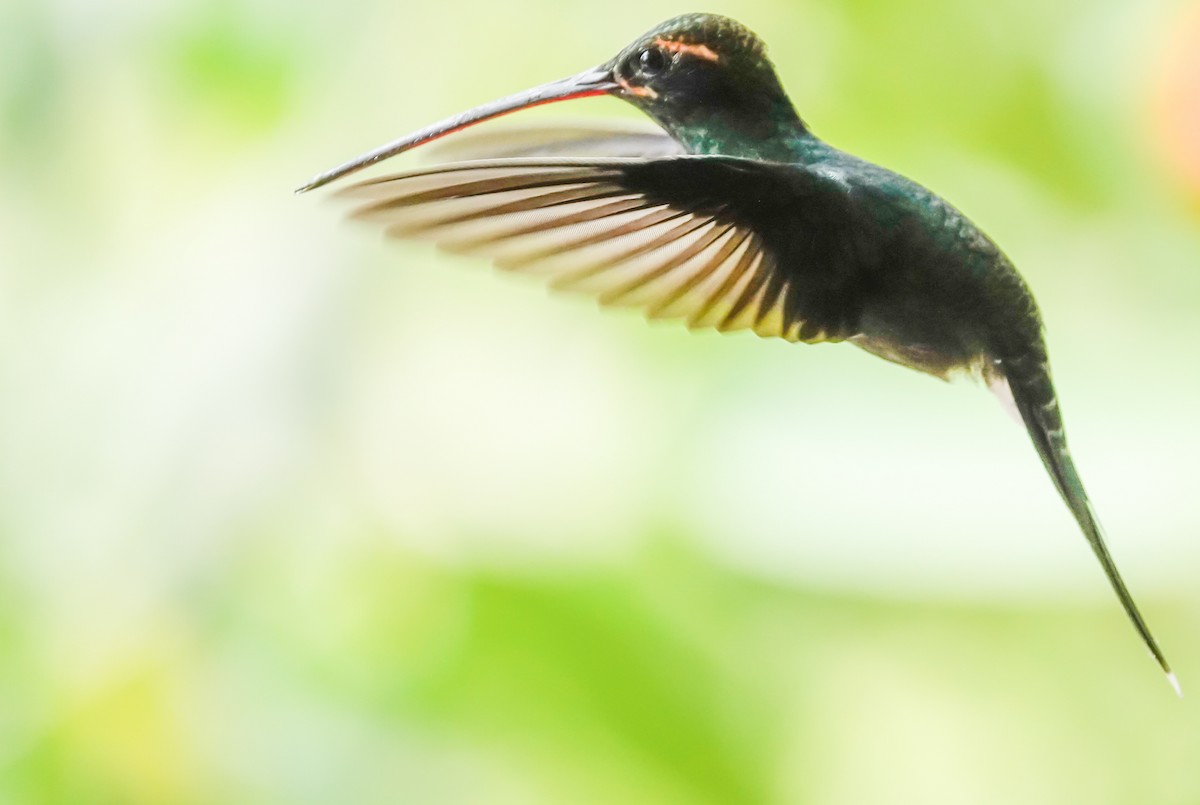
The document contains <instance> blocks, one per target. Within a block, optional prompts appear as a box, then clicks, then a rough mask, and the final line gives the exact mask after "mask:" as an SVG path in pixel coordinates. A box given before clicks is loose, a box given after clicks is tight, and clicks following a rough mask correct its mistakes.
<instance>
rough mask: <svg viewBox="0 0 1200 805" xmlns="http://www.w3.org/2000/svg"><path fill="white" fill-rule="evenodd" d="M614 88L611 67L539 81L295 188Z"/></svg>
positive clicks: (317, 184)
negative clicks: (496, 120) (481, 125)
mask: <svg viewBox="0 0 1200 805" xmlns="http://www.w3.org/2000/svg"><path fill="white" fill-rule="evenodd" d="M616 88H617V84H616V82H615V81H613V76H612V70H611V69H610V68H608V67H595V68H593V69H591V70H585V71H584V72H582V73H579V74H578V75H573V76H571V77H570V78H564V79H561V80H559V81H552V82H550V83H549V84H542V85H541V86H540V87H534V88H533V89H530V90H526V91H524V92H519V93H517V94H516V95H510V96H508V97H507V98H501V99H500V100H498V101H492V102H491V103H485V104H483V105H482V106H477V107H475V108H474V109H471V110H469V111H467V112H463V113H462V114H460V115H455V116H454V117H450V118H447V119H445V120H443V121H441V122H438V123H434V124H433V125H432V126H426V127H425V128H423V129H421V130H419V131H415V132H413V133H412V134H410V135H408V136H407V137H401V138H400V139H399V140H394V141H393V142H390V143H388V144H387V145H382V146H380V147H379V148H376V149H375V150H374V151H370V152H368V153H366V154H363V155H362V156H360V157H357V158H355V159H352V160H350V161H349V162H347V163H345V164H343V165H338V166H337V167H336V168H333V169H331V170H327V171H325V172H324V173H321V174H318V175H317V176H314V177H313V179H312V181H310V182H309V183H308V184H306V185H304V187H301V188H299V189H297V190H296V192H297V193H306V192H308V191H309V190H314V189H316V188H318V187H321V186H322V185H326V184H329V183H330V182H332V181H334V180H335V179H340V178H342V177H343V176H347V175H349V174H351V173H354V172H355V171H359V170H362V169H363V168H365V167H367V166H368V165H374V164H375V163H376V162H380V161H382V160H385V159H389V158H390V157H394V156H396V155H397V154H401V153H403V152H405V151H407V150H409V149H410V148H416V147H417V146H418V145H422V144H424V143H427V142H430V141H432V140H436V139H438V138H439V137H445V136H446V135H447V134H453V133H454V132H456V131H462V130H463V129H465V128H467V127H468V126H473V125H475V124H476V123H482V122H483V121H485V120H490V119H492V118H494V117H499V116H501V115H506V114H508V113H510V112H516V111H518V110H520V109H528V108H530V107H533V106H541V105H542V104H546V103H554V102H556V101H566V100H570V99H571V98H587V97H589V96H591V95H604V94H605V93H608V92H611V91H612V90H614V89H616Z"/></svg>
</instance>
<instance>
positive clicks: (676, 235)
mask: <svg viewBox="0 0 1200 805" xmlns="http://www.w3.org/2000/svg"><path fill="white" fill-rule="evenodd" d="M602 93H608V94H612V95H616V96H618V97H621V98H623V99H624V100H626V101H629V102H630V103H632V104H634V105H635V106H637V107H638V108H640V109H641V110H642V111H644V112H645V113H646V114H647V115H649V116H650V117H651V118H652V119H653V120H654V121H655V122H656V123H657V124H658V125H659V126H660V127H661V128H662V129H663V130H664V131H665V134H647V133H644V132H636V133H630V132H627V131H622V132H605V131H603V130H599V131H595V130H584V131H582V132H581V133H575V134H573V133H571V132H570V131H565V130H548V131H546V132H542V133H541V135H540V136H539V134H538V133H536V132H535V133H533V134H526V135H516V136H514V135H507V138H499V137H494V138H491V139H489V138H488V137H482V138H479V137H476V149H475V153H474V154H471V153H469V152H470V150H471V149H470V147H469V143H470V138H471V135H464V137H465V138H466V141H467V143H468V146H467V147H466V150H467V151H468V156H470V157H475V156H485V157H491V159H485V160H482V161H474V160H468V161H462V162H455V163H452V164H448V165H441V166H437V167H433V168H429V169H424V170H415V171H409V172H407V173H402V174H397V175H393V176H385V177H382V178H379V179H374V180H371V181H367V182H362V183H359V184H357V185H354V186H352V187H350V188H348V189H347V190H345V191H343V193H344V194H345V195H347V196H349V197H351V198H355V199H358V200H360V201H361V202H362V204H361V205H360V206H359V208H358V209H357V211H356V215H357V216H358V217H361V218H365V219H368V220H374V221H377V222H380V223H382V224H384V225H386V226H387V228H388V232H389V233H390V234H393V235H396V236H401V237H421V238H427V239H431V240H434V241H435V242H438V243H439V244H441V245H443V246H445V247H447V248H451V249H456V250H460V251H466V252H473V253H480V254H484V255H487V256H490V257H492V258H493V260H494V261H495V262H496V263H497V264H498V265H500V266H501V267H503V268H507V269H511V270H519V271H527V272H531V273H537V274H541V275H545V276H547V277H548V279H549V281H550V282H551V284H552V285H554V286H555V287H558V288H564V289H570V290H578V291H583V292H587V293H591V294H592V295H594V296H596V297H598V298H599V299H600V301H601V302H603V303H605V304H614V305H626V306H632V307H637V308H640V309H642V310H643V311H644V312H645V313H646V314H647V315H649V316H651V317H656V318H675V319H682V320H684V321H685V322H686V323H687V325H688V326H690V327H714V328H716V329H718V330H722V331H726V330H737V329H751V330H753V331H754V332H756V333H758V334H759V335H762V336H765V337H780V338H785V339H787V340H789V341H804V342H808V343H817V342H838V341H848V342H850V343H852V344H854V345H856V346H858V347H860V348H862V349H865V350H867V351H869V352H871V353H873V354H875V355H878V356H880V357H882V358H885V359H887V360H889V361H893V362H895V363H899V364H902V365H904V366H908V367H911V368H913V369H917V370H919V371H922V372H926V373H928V374H931V375H934V376H937V377H941V378H948V377H950V376H951V375H953V374H956V373H966V374H970V375H974V376H976V377H979V378H981V379H983V380H984V381H985V382H987V383H988V384H989V385H990V386H991V387H992V389H993V390H994V391H996V392H997V393H998V394H999V395H1000V396H1001V397H1002V398H1003V399H1005V400H1006V401H1008V400H1011V402H1012V404H1013V406H1014V407H1015V409H1016V411H1017V412H1018V413H1019V415H1020V418H1021V419H1022V421H1023V422H1024V424H1025V426H1026V428H1027V430H1028V432H1029V435H1030V438H1031V439H1032V441H1033V443H1034V445H1035V447H1036V448H1037V451H1038V454H1039V455H1040V457H1041V459H1042V461H1043V463H1044V464H1045V466H1046V468H1047V470H1048V471H1049V473H1050V476H1051V478H1052V480H1053V481H1054V484H1055V486H1056V488H1057V489H1058V491H1059V493H1060V494H1061V495H1062V497H1063V500H1064V501H1065V502H1066V504H1067V506H1068V507H1069V508H1070V510H1071V512H1072V513H1073V514H1074V516H1075V518H1076V520H1077V521H1078V522H1079V525H1080V528H1081V529H1082V530H1083V532H1084V535H1085V536H1086V537H1087V539H1088V541H1089V543H1090V544H1091V546H1092V548H1093V550H1094V552H1095V553H1096V555H1097V557H1098V558H1099V560H1100V562H1101V564H1102V566H1103V568H1104V571H1105V573H1106V574H1107V576H1108V578H1109V580H1110V582H1111V584H1112V586H1113V588H1114V590H1115V591H1116V593H1117V595H1118V597H1119V598H1120V601H1121V604H1122V606H1123V607H1124V609H1125V611H1126V613H1127V614H1128V615H1129V617H1130V619H1131V620H1132V621H1133V623H1134V626H1135V627H1136V629H1137V631H1138V633H1139V634H1140V636H1141V638H1142V640H1143V641H1144V642H1145V644H1146V646H1147V647H1148V648H1149V650H1150V652H1151V653H1152V655H1153V656H1154V658H1155V659H1156V660H1157V662H1158V663H1159V664H1160V666H1161V667H1162V668H1163V670H1164V671H1165V672H1167V673H1168V674H1170V669H1169V668H1168V666H1167V663H1166V660H1165V659H1164V657H1163V655H1162V652H1161V651H1160V650H1159V648H1158V645H1157V644H1156V642H1155V640H1154V638H1153V637H1152V636H1151V634H1150V631H1149V629H1148V628H1147V627H1146V624H1145V622H1144V621H1143V619H1142V617H1141V615H1140V614H1139V613H1138V610H1137V607H1136V606H1135V604H1134V603H1133V599H1132V598H1131V596H1130V595H1129V593H1128V591H1127V590H1126V589H1125V585H1124V583H1123V582H1122V580H1121V577H1120V575H1119V573H1118V572H1117V569H1116V566H1115V565H1114V564H1113V561H1112V559H1111V557H1110V556H1109V554H1108V551H1107V549H1106V548H1105V545H1104V540H1103V534H1102V531H1101V529H1100V525H1099V523H1098V521H1097V519H1096V517H1095V514H1094V512H1093V511H1092V508H1091V505H1090V503H1089V502H1088V499H1087V496H1086V493H1085V492H1084V489H1083V485H1082V483H1081V482H1080V480H1079V476H1078V474H1077V472H1076V470H1075V467H1074V464H1073V462H1072V460H1071V456H1070V454H1069V452H1068V451H1067V445H1066V440H1065V437H1064V435H1063V426H1062V417H1061V414H1060V412H1059V408H1058V402H1057V399H1056V396H1055V392H1054V388H1053V384H1052V382H1051V378H1050V370H1049V366H1048V362H1047V356H1046V348H1045V344H1044V341H1043V335H1042V324H1041V319H1040V316H1039V314H1038V310H1037V306H1036V304H1035V302H1034V299H1033V296H1032V294H1031V293H1030V292H1029V289H1028V288H1027V287H1026V285H1025V283H1024V281H1023V280H1022V279H1021V277H1020V276H1019V275H1018V274H1017V272H1016V270H1015V269H1014V268H1013V266H1012V264H1011V263H1010V262H1009V260H1008V259H1007V258H1006V257H1005V256H1004V254H1003V253H1002V252H1001V251H1000V250H999V249H998V248H997V247H996V246H995V244H993V243H992V241H991V240H989V239H988V238H987V237H986V236H985V235H983V234H982V233H981V232H980V231H979V229H977V228H976V227H975V226H974V224H972V223H971V222H970V221H969V220H968V219H967V218H966V217H965V216H963V215H962V214H961V213H960V212H959V211H958V210H956V209H955V208H954V207H953V206H951V205H950V204H948V203H947V202H946V201H944V200H943V199H942V198H940V197H939V196H937V195H935V194H934V193H932V192H930V191H929V190H927V189H925V188H924V187H922V186H920V185H918V184H916V183H915V182H912V181H910V180H908V179H906V178H904V177H902V176H899V175H898V174H895V173H893V172H891V171H889V170H886V169H884V168H881V167H879V166H877V165H874V164H872V163H869V162H866V161H864V160H862V159H859V158H857V157H855V156H852V155H850V154H846V153H845V152H842V151H840V150H838V149H836V148H834V147H832V146H830V145H828V144H826V143H825V142H823V141H821V140H820V139H818V138H817V137H815V136H814V135H813V134H812V133H811V132H810V131H809V129H808V127H807V126H806V125H805V124H804V123H803V121H802V120H801V119H800V118H799V116H798V115H797V114H796V112H795V110H794V108H793V107H792V104H791V102H790V100H788V98H787V96H786V94H785V93H784V91H783V89H782V87H781V85H780V83H779V80H778V78H777V77H776V74H775V71H774V68H773V67H772V66H771V63H770V62H769V61H768V60H767V58H766V55H765V49H764V47H763V45H762V43H761V41H760V40H759V39H758V38H757V37H756V36H754V34H752V33H751V32H750V31H748V30H747V29H746V28H744V27H743V26H741V25H739V24H738V23H736V22H734V21H732V20H729V19H727V18H723V17H718V16H713V15H687V16H684V17H678V18H675V19H673V20H670V21H668V22H666V23H664V24H663V25H661V26H659V27H658V28H656V29H654V30H652V31H650V32H649V33H647V34H646V35H645V36H643V37H641V38H640V39H638V40H637V41H636V42H634V43H633V44H631V45H630V46H628V47H627V48H625V50H623V51H622V52H621V53H619V54H618V55H617V56H616V57H615V58H614V59H612V60H611V61H609V62H607V63H606V64H604V65H601V66H600V67H598V68H596V69H594V70H591V71H586V72H585V73H581V74H579V75H578V76H574V77H572V78H570V79H565V80H563V81H560V82H555V83H553V84H548V85H545V86H544V87H539V88H537V89H535V90H530V91H529V92H527V93H523V94H521V95H518V96H513V97H512V98H508V99H503V100H501V101H496V102H493V103H492V104H488V105H486V106H484V107H479V108H478V109H476V110H472V111H471V112H468V113H465V114H464V115H460V116H458V117H456V118H451V119H450V120H447V121H444V122H443V123H440V124H435V125H433V126H430V127H428V128H427V129H423V130H421V131H419V132H417V133H415V134H413V135H411V136H409V137H406V138H404V139H402V140H399V141H397V142H395V143H392V144H389V145H387V146H384V147H383V148H381V149H378V150H377V151H375V152H372V153H370V154H367V155H366V156H364V157H362V158H360V159H358V160H355V161H353V162H350V163H347V164H346V165H343V166H340V167H339V168H336V169H334V170H332V171H329V172H327V173H325V174H323V175H321V176H319V177H317V178H316V179H315V180H314V181H313V182H312V183H310V184H309V185H308V186H306V187H305V188H302V189H303V190H307V189H311V188H313V187H317V186H320V185H323V184H325V183H327V182H329V181H332V180H334V179H336V178H339V177H340V176H343V175H345V174H347V173H350V172H352V171H354V170H357V169H358V168H360V167H364V166H366V165H368V164H372V163H374V162H376V161H379V160H381V159H386V158H388V157H389V156H392V155H394V154H396V153H399V152H401V151H404V150H407V149H409V148H411V147H414V146H416V145H419V144H421V143H424V142H427V141H429V140H432V139H437V138H439V137H441V136H443V135H445V134H448V133H452V132H455V131H458V130H460V129H463V128H466V127H467V126H469V125H472V124H473V123H475V122H478V121H480V120H484V119H487V118H490V117H495V116H497V115H500V114H505V113H507V112H509V111H514V110H516V109H519V108H523V107H525V106H530V105H536V104H540V103H546V102H550V101H553V100H561V99H566V98H571V97H583V96H586V95H597V94H602ZM480 143H481V145H480ZM451 148H453V145H451ZM596 153H606V154H610V155H611V156H608V157H596V156H593V154H596ZM581 155H582V156H581ZM1171 681H1172V683H1173V684H1174V677H1173V676H1171Z"/></svg>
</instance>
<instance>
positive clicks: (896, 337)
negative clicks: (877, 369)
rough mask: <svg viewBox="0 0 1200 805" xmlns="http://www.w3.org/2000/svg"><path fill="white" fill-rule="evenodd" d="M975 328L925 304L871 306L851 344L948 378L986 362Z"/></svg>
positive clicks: (975, 369)
mask: <svg viewBox="0 0 1200 805" xmlns="http://www.w3.org/2000/svg"><path fill="white" fill-rule="evenodd" d="M973 330H974V328H973V327H971V326H970V325H969V324H965V323H964V322H962V321H961V320H957V321H956V320H955V318H954V317H952V316H948V315H946V311H943V310H938V309H930V308H928V307H926V306H924V305H902V306H898V305H888V306H868V307H867V308H866V309H864V311H863V315H862V318H861V320H860V326H859V332H858V333H857V334H856V335H854V336H853V337H851V338H849V339H848V340H849V341H850V343H852V344H854V345H855V346H857V347H859V348H860V349H864V350H866V351H867V352H870V353H871V354H872V355H877V356H879V357H880V358H883V359H884V360H888V361H891V362H893V363H898V364H900V365H902V366H907V367H909V368H911V369H916V370H917V371H919V372H925V373H927V374H931V375H934V376H936V377H940V378H943V379H948V378H949V377H950V376H951V375H953V374H956V373H958V372H964V371H965V372H976V371H978V369H979V367H980V365H981V364H982V363H983V355H984V347H983V343H982V340H981V339H979V338H976V337H975V336H974V334H973Z"/></svg>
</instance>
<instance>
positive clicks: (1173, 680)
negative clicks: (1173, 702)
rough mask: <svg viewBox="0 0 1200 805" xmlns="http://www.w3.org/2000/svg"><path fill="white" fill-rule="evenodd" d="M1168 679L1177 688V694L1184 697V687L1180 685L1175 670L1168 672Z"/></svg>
mask: <svg viewBox="0 0 1200 805" xmlns="http://www.w3.org/2000/svg"><path fill="white" fill-rule="evenodd" d="M1167 681H1168V682H1170V683H1171V687H1173V688H1175V695H1176V696H1178V697H1179V698H1181V699H1182V698H1183V688H1181V687H1179V680H1178V679H1176V678H1175V672H1174V671H1169V672H1168V673H1167Z"/></svg>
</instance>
